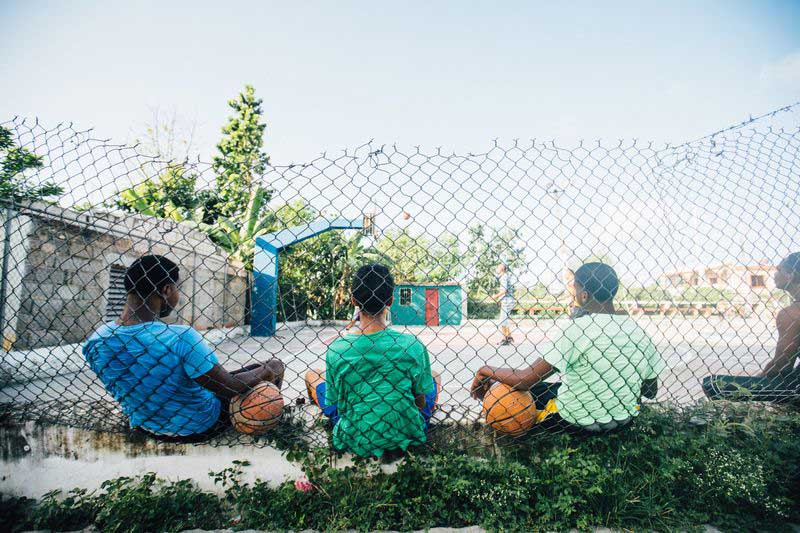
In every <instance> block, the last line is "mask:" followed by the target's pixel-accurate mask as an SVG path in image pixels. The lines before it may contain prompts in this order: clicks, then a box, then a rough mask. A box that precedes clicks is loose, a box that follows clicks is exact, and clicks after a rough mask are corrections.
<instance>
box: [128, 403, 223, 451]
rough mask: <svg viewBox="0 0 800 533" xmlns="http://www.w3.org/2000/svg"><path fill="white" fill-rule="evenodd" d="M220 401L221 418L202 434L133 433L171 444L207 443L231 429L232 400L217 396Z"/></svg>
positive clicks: (136, 430)
mask: <svg viewBox="0 0 800 533" xmlns="http://www.w3.org/2000/svg"><path fill="white" fill-rule="evenodd" d="M217 399H218V400H219V403H220V406H219V418H218V419H217V421H216V422H214V425H212V426H211V427H210V428H208V429H207V430H205V431H203V432H201V433H193V434H191V435H180V436H173V435H159V434H158V433H153V432H151V431H148V430H146V429H143V428H133V432H134V433H137V434H139V435H144V436H146V437H147V438H150V439H153V440H157V441H159V442H169V443H174V444H194V443H198V442H205V441H207V440H209V439H211V438H213V437H216V436H217V435H219V434H221V433H224V432H225V431H226V430H227V429H229V428H230V427H231V417H230V412H229V411H230V400H226V399H225V398H220V397H219V396H217Z"/></svg>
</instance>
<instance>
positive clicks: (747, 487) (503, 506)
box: [0, 404, 800, 531]
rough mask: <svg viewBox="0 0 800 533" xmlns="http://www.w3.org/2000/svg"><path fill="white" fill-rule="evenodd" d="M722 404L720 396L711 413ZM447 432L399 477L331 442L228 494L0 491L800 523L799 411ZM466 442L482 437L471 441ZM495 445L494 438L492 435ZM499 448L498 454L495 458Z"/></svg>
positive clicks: (249, 515) (55, 511)
mask: <svg viewBox="0 0 800 533" xmlns="http://www.w3.org/2000/svg"><path fill="white" fill-rule="evenodd" d="M712 408H713V409H717V408H718V406H710V407H707V408H706V409H712ZM445 429H446V428H440V430H439V431H437V432H436V433H435V434H434V437H433V438H432V442H431V445H430V446H429V447H427V448H425V449H423V450H421V451H419V452H418V453H415V454H409V455H408V456H407V457H406V458H405V459H403V461H402V462H401V463H400V465H399V467H398V468H397V471H396V472H394V473H392V474H386V473H383V472H382V471H381V470H380V468H379V465H378V464H377V463H375V462H373V461H358V462H357V463H356V465H355V466H353V467H349V468H346V469H342V470H337V469H333V468H330V466H329V464H330V461H329V459H330V456H329V454H328V453H327V452H326V451H322V450H317V451H316V452H315V451H308V450H296V451H295V452H290V456H291V457H292V458H295V459H297V458H302V459H303V460H304V463H305V470H306V472H307V474H308V476H309V478H310V479H311V481H312V482H313V483H314V484H315V486H316V489H315V490H313V491H312V492H308V493H304V492H300V491H298V490H296V489H295V488H294V484H293V481H287V482H286V483H284V484H282V485H280V486H278V487H271V486H269V485H267V484H266V483H261V482H256V483H253V484H244V483H242V482H241V481H240V479H241V473H242V471H243V469H245V468H247V464H245V463H236V464H234V465H233V466H232V467H231V468H229V469H226V470H225V471H223V472H216V473H212V474H211V475H212V477H213V478H214V480H215V482H216V483H217V484H218V485H219V486H220V488H221V489H223V490H224V495H223V496H217V495H214V494H211V493H208V492H204V491H201V490H200V489H198V488H197V487H196V486H195V485H194V484H193V483H192V482H190V481H179V482H176V483H165V482H161V481H159V480H157V479H156V478H155V476H154V475H151V474H149V475H146V476H143V477H141V478H136V479H130V478H120V479H116V480H112V481H108V482H106V483H105V484H104V486H103V488H102V489H101V490H99V491H97V492H96V493H87V492H85V491H80V490H78V491H73V492H72V493H70V494H68V495H67V497H66V498H64V497H63V496H62V495H57V494H49V495H47V496H45V497H44V498H43V499H41V500H40V501H38V502H33V501H31V500H26V499H13V498H12V499H8V498H6V499H3V500H2V502H0V511H2V512H1V513H0V514H2V515H3V517H5V520H4V521H5V523H7V524H10V525H11V526H10V527H12V528H15V529H21V528H37V529H55V530H69V529H73V530H74V529H78V528H81V527H84V526H86V525H89V524H94V525H96V526H97V527H99V528H100V529H102V530H106V531H153V530H159V531H178V530H181V529H190V528H204V529H214V528H222V527H234V528H241V529H246V528H255V529H267V530H286V529H292V530H302V529H306V528H313V529H319V530H331V529H357V530H373V529H384V530H385V529H398V530H410V529H424V528H430V527H435V526H450V527H461V526H467V525H473V524H479V525H483V526H485V527H487V528H489V529H492V530H497V529H504V530H518V531H523V530H524V531H544V530H551V531H552V530H567V529H570V528H579V529H585V528H588V527H592V526H608V527H613V528H626V529H635V530H642V529H656V530H672V529H677V528H683V529H686V528H689V529H691V528H693V527H694V526H697V525H698V524H704V523H712V524H715V525H717V526H718V527H720V528H722V529H723V530H726V531H741V530H765V529H766V530H770V529H773V530H778V529H781V526H782V525H783V524H786V523H787V522H793V521H794V522H797V521H800V414H798V413H797V412H796V411H793V410H791V409H784V410H779V409H774V408H765V407H763V406H758V405H747V404H740V405H730V406H727V408H726V409H724V410H719V411H716V410H715V411H704V412H697V411H695V412H690V413H684V412H677V411H671V410H668V409H663V408H658V409H645V410H644V411H643V413H642V415H641V417H640V419H639V420H638V421H637V424H636V426H635V427H634V428H633V429H632V430H630V431H628V432H627V433H622V434H618V435H610V436H606V437H602V438H591V439H578V438H574V437H569V436H566V435H555V436H550V435H530V436H528V437H526V438H522V439H518V440H507V441H503V440H502V439H500V440H499V441H498V442H496V443H495V445H494V446H488V447H487V446H486V443H487V435H486V434H481V432H480V431H477V432H473V434H475V436H474V437H469V436H468V433H469V431H467V430H462V431H461V432H460V433H458V434H455V435H456V436H455V437H453V438H450V437H449V435H452V434H453V433H452V432H450V431H446V430H445ZM470 438H472V439H473V441H470ZM488 440H489V441H492V440H493V439H492V438H491V436H489V437H488ZM498 455H500V457H499V458H498Z"/></svg>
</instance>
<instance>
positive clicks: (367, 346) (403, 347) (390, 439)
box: [306, 265, 440, 456]
mask: <svg viewBox="0 0 800 533" xmlns="http://www.w3.org/2000/svg"><path fill="white" fill-rule="evenodd" d="M393 292H394V280H393V279H392V276H391V274H390V272H389V269H388V268H386V267H385V266H383V265H367V266H364V267H361V268H360V269H359V270H358V272H357V273H356V275H355V277H354V279H353V303H354V304H355V305H356V306H358V308H359V310H360V313H359V327H358V328H356V329H354V330H350V331H353V332H352V333H348V334H346V335H344V336H343V337H340V338H338V339H336V340H335V341H334V342H333V343H331V345H330V346H329V347H328V352H327V354H326V356H325V370H326V371H325V372H320V371H319V370H310V371H309V372H308V373H307V374H306V387H307V389H308V394H309V396H310V398H311V400H312V401H313V402H314V403H316V404H317V405H318V406H319V407H320V408H321V409H322V411H323V413H324V414H325V415H327V416H328V417H329V418H330V419H331V421H332V422H333V424H334V427H333V445H334V447H335V448H337V449H339V450H345V451H349V452H352V453H355V454H357V455H361V456H372V455H374V456H381V455H383V454H384V453H385V452H389V451H391V452H395V451H405V450H406V449H407V448H408V447H409V446H414V445H419V444H423V443H424V442H425V439H426V435H425V433H426V431H427V428H428V421H429V420H430V417H431V414H432V413H433V410H434V407H435V405H436V399H437V396H438V392H439V388H440V386H439V383H438V379H434V378H435V376H434V375H433V373H432V371H431V363H430V358H429V356H428V350H427V349H426V348H425V345H424V344H422V342H420V340H419V339H417V338H416V337H415V336H414V335H410V334H408V333H401V332H399V331H395V330H393V329H390V328H389V327H388V326H387V324H386V318H385V317H386V313H385V312H384V311H385V309H386V308H388V307H389V306H391V304H392V297H393Z"/></svg>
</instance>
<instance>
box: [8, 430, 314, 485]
mask: <svg viewBox="0 0 800 533" xmlns="http://www.w3.org/2000/svg"><path fill="white" fill-rule="evenodd" d="M0 446H2V449H1V450H0V455H2V464H0V492H2V493H4V494H12V495H16V496H27V497H29V498H40V497H41V496H42V495H43V494H45V493H47V492H49V491H52V490H58V489H60V490H63V491H66V490H69V489H72V488H75V487H81V488H86V489H89V490H95V489H98V488H100V485H101V484H102V482H103V481H106V480H108V479H113V478H117V477H120V476H139V475H142V474H145V473H147V472H154V473H155V474H156V475H157V476H158V477H160V478H162V479H166V480H170V481H177V480H179V479H187V478H191V479H193V480H194V481H195V482H196V483H197V484H198V486H199V487H200V488H202V489H203V490H208V491H212V492H215V493H218V494H221V493H222V490H221V489H220V487H218V486H216V485H214V482H213V481H212V479H211V478H210V477H209V476H208V473H209V472H210V471H215V472H218V471H220V470H223V469H225V468H228V467H230V466H231V464H232V463H233V461H237V460H238V461H249V462H250V463H251V466H249V467H247V468H245V469H244V474H243V476H242V481H244V482H248V483H252V482H254V481H256V480H257V479H260V480H262V481H265V482H267V483H270V484H272V485H278V484H280V483H282V482H283V481H286V480H289V479H296V478H297V477H298V476H300V475H301V474H302V470H301V468H300V466H299V465H298V464H295V463H292V462H290V461H288V460H286V458H285V457H283V453H282V452H281V451H280V450H277V449H275V448H272V447H255V446H248V445H234V446H210V445H205V444H200V445H195V444H165V443H160V442H156V441H153V440H150V439H142V440H141V441H139V440H133V439H132V438H131V436H130V435H129V434H126V433H106V432H98V431H87V430H82V429H76V428H70V427H64V426H53V425H48V426H45V425H40V424H36V423H33V422H29V423H25V424H23V425H19V426H6V427H0Z"/></svg>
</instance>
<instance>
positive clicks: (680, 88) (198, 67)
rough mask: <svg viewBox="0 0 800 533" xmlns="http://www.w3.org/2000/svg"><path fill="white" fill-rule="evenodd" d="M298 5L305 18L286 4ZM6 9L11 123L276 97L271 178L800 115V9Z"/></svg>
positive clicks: (103, 130) (214, 121) (790, 5)
mask: <svg viewBox="0 0 800 533" xmlns="http://www.w3.org/2000/svg"><path fill="white" fill-rule="evenodd" d="M292 4H294V5H292ZM296 4H297V3H277V2H272V3H269V2H226V3H220V2H206V1H193V2H159V1H140V2H127V1H126V2H121V1H106V2H86V1H73V2H55V1H51V2H38V1H31V2H10V1H0V48H1V49H2V54H0V79H2V80H3V83H2V84H0V116H2V117H4V118H10V117H11V116H14V115H23V116H31V117H33V116H37V117H40V118H41V119H43V120H44V121H45V122H46V123H50V124H52V123H56V122H61V121H73V122H75V123H76V126H78V127H86V128H88V127H94V128H96V131H97V133H98V135H101V136H104V137H106V136H107V137H112V138H114V139H115V140H120V141H121V140H125V139H130V138H132V135H133V133H132V132H135V131H136V129H137V128H138V129H141V126H140V125H141V124H143V123H144V122H145V121H146V120H147V119H148V116H149V111H148V107H149V106H160V107H161V108H162V109H168V110H173V109H174V110H177V111H178V112H179V113H181V114H183V115H186V116H188V117H193V118H195V119H196V120H197V122H198V125H199V130H198V136H199V141H200V143H199V148H200V151H201V152H202V153H201V157H203V158H204V159H209V158H210V157H211V155H212V154H213V147H214V144H215V142H216V140H217V138H218V136H219V128H220V127H221V126H222V124H223V123H224V122H225V118H226V116H227V113H228V110H227V108H226V101H227V100H228V99H229V98H230V97H232V96H234V95H235V94H236V92H237V91H238V90H239V89H240V88H241V87H242V86H243V85H244V84H245V83H251V84H253V85H254V86H255V87H256V90H257V93H258V94H259V96H261V97H262V98H263V99H264V108H265V111H266V119H267V121H268V123H269V129H268V134H267V139H266V148H267V151H268V152H269V153H270V155H271V156H272V158H273V162H274V163H278V164H282V163H289V162H299V161H304V160H308V159H310V158H311V157H313V156H314V155H316V154H318V153H320V152H322V151H323V150H328V151H332V150H336V149H340V148H343V147H347V146H350V147H352V146H355V145H357V144H360V143H362V142H364V141H366V140H369V139H372V138H374V139H375V140H376V142H377V143H379V144H380V143H392V142H397V143H399V144H400V145H403V146H415V145H422V146H428V147H437V146H443V147H445V148H446V149H453V150H456V151H459V152H467V151H483V150H485V149H486V148H488V147H489V145H490V140H491V139H494V138H501V139H507V140H510V139H513V138H517V137H519V138H523V139H529V138H532V137H535V138H538V139H545V138H547V139H549V138H556V139H562V140H564V141H565V142H568V141H570V140H572V139H575V138H579V137H582V138H586V139H595V138H598V137H603V138H606V139H608V138H612V139H613V138H618V137H625V138H632V137H637V138H640V139H654V140H657V141H673V142H675V141H681V140H685V139H687V138H693V137H697V136H700V135H702V134H704V133H706V132H709V131H713V130H716V129H718V128H720V127H722V126H725V125H727V124H730V123H732V122H734V121H737V120H741V119H742V118H745V117H746V116H747V114H749V113H754V114H757V113H760V112H763V111H767V110H769V109H771V108H774V107H777V106H780V105H783V104H786V103H789V102H790V101H795V100H797V99H798V98H800V2H789V1H779V2H768V1H758V2H756V1H753V2H740V1H719V2H651V1H636V2H603V3H599V2H572V3H570V5H568V6H562V5H557V4H560V3H557V2H550V3H543V2H542V3H539V2H504V3H500V4H496V3H491V2H482V3H478V2H436V3H430V2H425V3H423V2H403V3H380V2H378V3H376V2H335V3H334V2H307V3H304V4H303V5H302V6H300V5H296Z"/></svg>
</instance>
